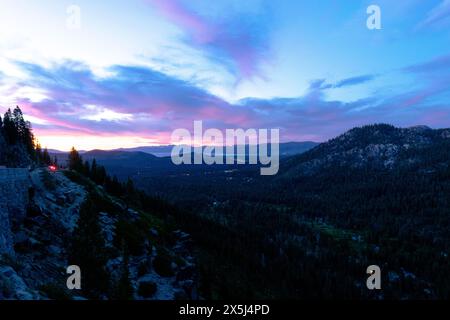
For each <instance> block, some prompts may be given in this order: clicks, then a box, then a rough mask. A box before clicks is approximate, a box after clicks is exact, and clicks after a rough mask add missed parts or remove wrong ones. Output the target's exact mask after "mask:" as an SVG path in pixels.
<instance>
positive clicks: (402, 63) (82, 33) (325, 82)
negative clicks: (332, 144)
mask: <svg viewBox="0 0 450 320" xmlns="http://www.w3.org/2000/svg"><path fill="white" fill-rule="evenodd" d="M371 5H376V6H377V8H379V9H380V16H379V17H380V20H379V21H380V27H381V28H379V29H373V28H368V25H367V20H368V19H370V18H372V14H373V12H369V13H368V12H367V9H368V7H369V6H371ZM0 6H1V10H0V112H2V113H3V112H4V111H6V109H7V108H12V107H14V106H16V105H18V106H20V107H21V108H22V110H23V111H24V113H25V114H26V117H27V119H28V120H29V121H30V122H31V124H32V126H33V130H34V133H35V135H36V136H37V138H38V140H39V142H40V143H41V144H42V145H43V146H44V147H48V148H50V149H59V150H68V149H70V148H71V147H72V146H75V147H77V148H78V149H82V150H89V149H115V148H121V147H136V146H142V145H160V144H170V142H171V133H172V132H173V131H174V130H175V129H179V128H186V129H188V130H192V128H193V122H194V121H196V120H202V121H203V127H204V128H205V129H206V128H217V129H220V130H225V129H236V128H244V129H248V128H255V129H273V128H276V129H279V130H280V138H281V140H282V141H285V142H287V141H306V140H312V141H317V142H322V141H326V140H327V139H330V138H333V137H335V136H337V135H339V134H342V133H344V132H345V131H347V130H349V129H351V128H353V127H355V126H361V125H366V124H373V123H390V124H393V125H396V126H401V127H408V126H414V125H428V126H430V127H433V128H441V127H450V50H449V49H450V0H429V1H421V0H397V1H392V0H371V1H364V0H359V1H356V0H347V1H341V0H317V1H306V0H304V1H303V0H279V1H272V0H245V1H242V0H216V1H206V0H126V1H125V0H121V1H119V0H108V1H102V0H89V1H88V0H71V1H65V0H61V1H54V0H0Z"/></svg>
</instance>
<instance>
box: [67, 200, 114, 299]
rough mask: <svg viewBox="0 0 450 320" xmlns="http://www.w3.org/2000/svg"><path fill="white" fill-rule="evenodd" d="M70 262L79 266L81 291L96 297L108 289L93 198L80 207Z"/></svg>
mask: <svg viewBox="0 0 450 320" xmlns="http://www.w3.org/2000/svg"><path fill="white" fill-rule="evenodd" d="M69 260H70V263H72V264H76V265H78V266H80V268H81V270H82V273H83V278H82V279H84V280H83V291H84V293H85V294H86V295H88V296H89V297H91V298H94V299H97V298H99V297H100V296H101V295H102V294H104V293H105V292H107V290H108V282H109V279H108V274H107V273H106V271H105V265H106V261H107V255H106V250H105V243H104V238H103V236H102V233H101V228H100V225H99V217H98V212H97V210H96V208H95V203H94V201H93V199H92V198H91V197H90V198H88V199H87V200H86V201H85V202H84V203H83V205H82V206H81V208H80V217H79V219H78V225H77V228H76V229H75V231H74V235H73V242H72V245H71V248H70V259H69Z"/></svg>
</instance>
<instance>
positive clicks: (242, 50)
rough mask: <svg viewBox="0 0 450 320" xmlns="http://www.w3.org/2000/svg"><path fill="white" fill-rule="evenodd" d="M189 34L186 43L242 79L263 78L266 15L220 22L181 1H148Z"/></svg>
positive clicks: (265, 48) (234, 17) (266, 53)
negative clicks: (224, 65)
mask: <svg viewBox="0 0 450 320" xmlns="http://www.w3.org/2000/svg"><path fill="white" fill-rule="evenodd" d="M145 1H146V2H147V3H149V4H150V5H152V6H153V7H154V8H156V9H157V10H158V12H160V13H161V14H162V15H164V16H165V17H166V18H167V19H168V20H169V21H171V22H172V23H174V24H175V25H177V26H178V27H180V28H181V29H182V30H183V32H184V33H185V34H186V39H185V42H186V43H187V44H188V45H190V46H193V47H195V48H197V49H201V50H203V51H204V52H206V54H207V55H208V56H209V58H210V59H212V60H214V61H216V62H219V63H222V64H226V65H227V67H228V69H230V71H231V72H232V73H233V74H235V76H236V77H237V78H238V80H239V79H249V78H252V77H257V76H261V66H262V64H263V63H264V62H267V61H268V57H269V56H270V53H269V52H270V44H269V29H268V25H269V19H268V18H267V17H266V15H268V13H267V12H263V13H261V14H260V15H258V16H257V17H255V16H251V15H246V14H237V15H233V17H231V16H227V15H226V14H224V15H223V16H224V17H225V18H222V19H220V20H217V18H212V17H207V16H203V15H200V14H198V13H197V12H195V11H193V10H192V9H190V8H188V7H187V6H186V5H185V4H184V3H183V2H182V1H180V0H145Z"/></svg>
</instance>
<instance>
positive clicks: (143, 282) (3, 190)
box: [0, 168, 197, 300]
mask: <svg viewBox="0 0 450 320" xmlns="http://www.w3.org/2000/svg"><path fill="white" fill-rule="evenodd" d="M68 177H72V176H71V175H68V173H67V172H63V171H59V172H50V171H49V170H47V169H45V168H40V169H36V170H33V171H31V172H29V171H28V170H27V169H0V200H1V201H0V300H1V299H26V300H28V299H85V298H86V297H85V296H84V295H83V292H80V291H79V290H72V291H70V290H68V289H67V288H66V280H67V277H68V275H67V274H66V268H67V266H69V265H70V264H75V263H74V262H73V261H70V258H69V251H70V246H71V243H72V239H73V236H74V232H75V230H76V228H77V225H78V219H79V212H80V207H81V206H82V204H83V202H85V200H86V198H87V197H88V196H89V194H90V193H91V192H93V189H95V191H96V192H97V193H98V194H100V195H101V197H102V201H103V202H104V203H106V204H108V206H105V210H103V211H102V212H100V213H99V225H100V226H101V233H102V238H103V240H104V242H105V247H106V248H107V249H108V261H107V264H106V266H105V269H106V272H107V273H108V275H109V281H110V284H111V285H112V284H113V283H115V281H119V278H120V276H121V274H120V270H121V266H123V264H124V263H123V262H124V259H126V261H127V262H128V264H127V269H128V270H129V280H130V284H131V286H132V289H133V298H134V299H176V298H183V299H196V298H197V291H196V287H197V278H196V269H195V261H194V258H193V252H192V248H191V240H190V237H189V235H188V234H185V233H183V232H182V231H179V230H172V229H170V228H168V227H166V225H164V223H163V222H161V221H160V220H158V219H157V218H156V217H153V216H151V215H149V214H147V213H144V212H138V211H135V210H133V209H131V208H129V207H128V206H127V205H125V204H124V203H122V202H121V201H120V200H118V199H116V198H113V197H111V196H109V195H108V194H106V193H105V192H104V191H103V189H102V188H101V187H98V186H95V185H94V184H93V183H92V182H90V181H88V180H87V179H85V180H84V181H85V183H84V184H83V183H76V182H74V179H69V178H68ZM107 208H111V209H110V212H108V210H106V209H107ZM144 218H145V219H146V221H151V222H148V223H146V224H145V230H146V231H145V232H147V234H145V235H144V237H143V238H142V241H143V243H142V247H143V248H145V250H143V251H142V252H139V253H138V254H130V256H129V257H128V256H127V258H125V257H124V256H123V253H122V251H121V249H120V248H118V245H117V241H116V240H117V239H116V238H117V237H118V235H117V234H118V233H119V231H120V230H118V228H120V226H121V224H122V225H123V223H126V224H127V226H130V227H131V226H135V225H143V221H142V219H144ZM132 230H133V229H132ZM122 233H123V232H122ZM167 239H170V241H167ZM140 245H141V244H140ZM161 252H164V259H162V258H161V256H162V254H161ZM161 260H163V263H161V262H160V261H161ZM82 279H83V278H82ZM82 281H83V280H82ZM102 298H103V299H108V298H111V297H110V296H108V293H107V292H105V294H104V295H103V296H102Z"/></svg>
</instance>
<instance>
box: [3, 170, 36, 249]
mask: <svg viewBox="0 0 450 320" xmlns="http://www.w3.org/2000/svg"><path fill="white" fill-rule="evenodd" d="M30 186H31V181H30V176H29V173H28V170H27V169H0V255H1V254H7V255H10V256H14V254H15V253H14V248H13V245H14V243H13V231H14V230H15V229H17V227H18V226H19V225H20V224H21V223H22V222H23V220H24V218H25V216H26V210H27V206H28V203H29V197H28V190H29V188H30Z"/></svg>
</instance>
